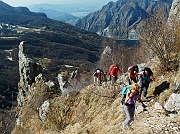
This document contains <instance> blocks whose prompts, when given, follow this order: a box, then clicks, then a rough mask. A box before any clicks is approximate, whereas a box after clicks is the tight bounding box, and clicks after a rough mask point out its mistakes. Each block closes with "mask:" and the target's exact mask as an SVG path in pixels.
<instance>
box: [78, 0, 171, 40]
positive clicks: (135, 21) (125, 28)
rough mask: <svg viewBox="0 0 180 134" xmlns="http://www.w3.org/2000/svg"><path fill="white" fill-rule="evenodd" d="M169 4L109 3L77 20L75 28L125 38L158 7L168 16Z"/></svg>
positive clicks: (140, 0)
mask: <svg viewBox="0 0 180 134" xmlns="http://www.w3.org/2000/svg"><path fill="white" fill-rule="evenodd" d="M171 4H172V0H171V1H154V0H128V1H126V0H118V1H116V2H109V3H108V4H107V5H105V6H103V7H102V9H101V10H99V11H97V12H94V13H90V14H89V15H87V16H86V17H83V18H82V19H79V20H78V21H77V23H76V26H77V27H79V28H81V29H85V30H87V31H92V32H96V33H98V34H99V35H103V36H107V37H114V38H116V39H121V38H127V36H128V32H129V30H131V29H136V30H137V32H138V28H136V27H138V26H139V24H140V23H141V22H142V20H144V19H145V18H147V17H148V16H149V15H150V14H152V13H154V10H155V8H157V7H158V6H160V7H162V8H163V9H164V11H165V12H166V14H168V13H169V10H170V7H171Z"/></svg>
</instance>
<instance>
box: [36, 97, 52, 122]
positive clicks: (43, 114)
mask: <svg viewBox="0 0 180 134" xmlns="http://www.w3.org/2000/svg"><path fill="white" fill-rule="evenodd" d="M49 106H50V102H49V100H46V101H44V103H43V104H42V106H41V107H40V108H38V110H39V117H40V119H41V120H42V121H43V122H45V121H46V116H47V113H48V112H49Z"/></svg>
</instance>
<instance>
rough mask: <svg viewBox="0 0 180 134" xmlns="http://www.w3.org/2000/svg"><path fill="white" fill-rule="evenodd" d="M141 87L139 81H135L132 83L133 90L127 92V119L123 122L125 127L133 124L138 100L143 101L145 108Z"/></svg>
mask: <svg viewBox="0 0 180 134" xmlns="http://www.w3.org/2000/svg"><path fill="white" fill-rule="evenodd" d="M139 89H140V86H139V85H138V84H137V83H134V84H132V85H131V90H129V91H128V92H127V94H126V99H125V104H124V111H125V113H126V119H125V121H124V122H123V123H122V127H123V128H126V127H129V126H131V125H132V123H133V121H134V112H135V103H136V101H139V102H141V103H142V106H143V108H145V107H146V106H145V105H144V103H143V102H142V100H141V98H140V96H139Z"/></svg>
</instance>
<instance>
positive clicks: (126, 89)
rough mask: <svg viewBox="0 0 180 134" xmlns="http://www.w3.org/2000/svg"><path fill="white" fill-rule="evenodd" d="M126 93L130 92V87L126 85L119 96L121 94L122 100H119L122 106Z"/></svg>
mask: <svg viewBox="0 0 180 134" xmlns="http://www.w3.org/2000/svg"><path fill="white" fill-rule="evenodd" d="M128 91H131V85H127V86H125V87H124V88H123V90H122V91H121V94H122V100H121V104H122V105H123V104H124V101H125V99H126V94H127V92H128Z"/></svg>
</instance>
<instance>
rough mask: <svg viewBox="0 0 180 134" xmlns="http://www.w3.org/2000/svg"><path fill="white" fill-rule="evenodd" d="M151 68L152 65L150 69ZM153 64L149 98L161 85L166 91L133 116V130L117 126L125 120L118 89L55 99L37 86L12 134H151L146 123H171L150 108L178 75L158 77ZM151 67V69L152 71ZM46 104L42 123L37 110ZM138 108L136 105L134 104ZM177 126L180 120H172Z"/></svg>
mask: <svg viewBox="0 0 180 134" xmlns="http://www.w3.org/2000/svg"><path fill="white" fill-rule="evenodd" d="M153 64H154V65H153ZM155 64H157V62H155V61H152V62H151V63H150V62H149V63H148V66H150V67H151V68H152V70H153V71H154V70H155V71H154V75H155V77H156V81H155V82H152V83H151V86H150V88H149V94H148V95H153V94H152V93H153V92H154V90H155V87H157V86H158V85H159V84H160V83H162V82H163V81H168V82H170V88H169V89H167V90H165V91H164V92H162V93H161V94H160V95H159V96H156V97H155V99H154V100H153V101H151V102H147V105H148V108H147V111H144V112H142V113H140V114H136V116H135V121H134V123H133V125H132V128H133V129H128V130H126V131H124V130H123V129H122V128H121V126H122V122H123V121H124V119H125V114H124V110H123V106H122V105H121V104H120V100H121V97H120V96H119V95H118V93H119V92H120V90H121V89H118V88H117V89H114V90H113V89H109V88H102V87H96V88H95V87H93V86H92V85H89V86H88V87H87V88H84V89H83V90H81V91H80V92H79V93H77V94H72V95H67V96H59V97H55V96H54V95H52V94H50V93H49V92H48V87H47V86H45V85H43V84H40V85H34V86H35V87H36V90H34V92H33V98H32V100H31V101H27V102H26V106H25V107H24V111H23V114H22V116H21V119H22V121H23V127H18V126H16V128H15V130H14V131H13V133H12V134H24V133H26V134H94V133H96V134H121V133H122V134H125V133H131V134H136V133H138V134H151V133H154V132H153V129H152V128H149V127H148V123H149V124H151V125H153V126H156V125H158V124H161V123H163V122H166V121H171V120H174V119H172V118H170V117H168V116H166V112H165V111H164V110H155V109H154V107H153V105H154V103H155V102H156V101H158V102H159V103H160V104H161V105H164V102H165V101H166V100H167V99H168V97H169V95H170V94H171V93H172V91H173V89H174V87H175V84H174V79H175V78H176V79H177V81H179V82H180V80H179V76H180V72H167V73H164V74H162V73H159V71H157V70H158V67H156V66H155ZM153 67H154V68H153ZM47 99H49V100H50V112H49V113H48V115H47V120H46V121H45V123H42V121H41V120H40V119H39V117H38V111H37V110H36V109H37V107H39V106H41V105H42V103H43V102H44V101H45V100H47ZM137 105H139V103H138V104H137ZM176 122H180V117H178V118H176Z"/></svg>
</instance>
